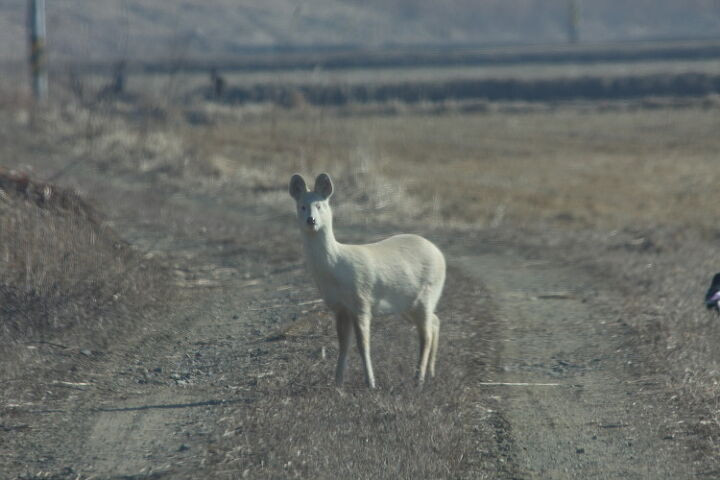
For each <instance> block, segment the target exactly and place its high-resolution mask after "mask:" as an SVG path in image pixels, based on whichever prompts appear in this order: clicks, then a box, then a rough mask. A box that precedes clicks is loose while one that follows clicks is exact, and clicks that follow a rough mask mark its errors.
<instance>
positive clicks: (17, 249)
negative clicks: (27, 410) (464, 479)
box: [0, 172, 167, 376]
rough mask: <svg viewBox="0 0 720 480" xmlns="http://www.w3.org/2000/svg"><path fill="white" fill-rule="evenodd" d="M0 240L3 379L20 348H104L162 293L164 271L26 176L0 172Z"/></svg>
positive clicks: (68, 199)
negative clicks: (44, 345) (42, 344)
mask: <svg viewBox="0 0 720 480" xmlns="http://www.w3.org/2000/svg"><path fill="white" fill-rule="evenodd" d="M0 245H1V247H0V313H1V315H0V357H1V358H3V361H6V362H7V364H8V368H6V369H4V370H3V376H5V375H7V376H13V375H15V374H16V371H15V370H16V368H19V367H20V366H21V365H20V361H19V358H22V352H23V351H24V350H23V348H22V347H23V345H25V344H27V343H33V342H55V343H58V344H61V343H68V342H69V343H70V344H71V345H72V346H74V347H75V348H77V347H78V346H81V347H83V348H101V347H102V346H103V345H105V343H106V342H107V341H108V340H109V339H110V338H111V336H112V335H114V332H116V329H117V328H123V329H128V328H132V325H133V324H134V322H136V321H137V320H139V319H141V318H142V317H143V316H144V315H145V314H146V313H147V311H148V309H149V308H154V307H153V305H154V303H155V302H156V298H155V296H154V295H159V294H160V293H162V294H167V291H165V289H164V288H163V287H162V285H163V283H164V280H163V274H162V272H161V270H159V269H158V268H157V266H155V265H152V264H151V263H148V262H146V261H143V260H142V259H141V257H140V256H139V255H138V254H137V252H134V251H133V250H132V249H131V248H130V246H129V245H127V244H126V243H125V242H124V241H122V240H121V239H120V238H119V237H118V236H117V235H116V234H115V233H114V232H113V231H111V230H110V229H108V228H106V227H104V226H103V224H102V223H101V222H100V221H99V220H98V215H97V214H96V213H95V211H94V209H93V208H92V207H91V206H90V205H89V204H88V203H87V202H85V201H84V200H83V199H82V198H80V197H79V196H78V195H77V194H75V193H73V192H71V191H67V190H64V189H62V188H59V187H56V186H54V185H52V184H48V183H42V182H36V181H33V180H31V179H30V178H28V177H27V176H26V175H23V174H16V173H13V172H0ZM80 331H82V333H81V334H79V332H80ZM18 354H20V357H19V358H14V356H17V355H18ZM12 358H14V361H12V360H11V359H12Z"/></svg>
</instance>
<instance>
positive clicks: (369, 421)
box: [207, 271, 503, 479]
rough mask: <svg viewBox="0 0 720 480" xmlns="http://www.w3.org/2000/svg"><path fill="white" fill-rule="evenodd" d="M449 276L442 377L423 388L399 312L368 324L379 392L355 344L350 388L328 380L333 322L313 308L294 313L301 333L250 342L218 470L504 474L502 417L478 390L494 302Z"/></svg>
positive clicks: (216, 452)
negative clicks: (498, 431)
mask: <svg viewBox="0 0 720 480" xmlns="http://www.w3.org/2000/svg"><path fill="white" fill-rule="evenodd" d="M449 282H450V283H449V286H448V295H447V298H446V299H444V304H445V305H447V306H446V307H441V310H440V311H439V313H438V315H440V317H441V318H444V319H445V323H444V325H445V326H444V327H443V346H442V348H441V351H440V352H439V354H440V356H441V362H442V369H441V375H439V376H438V378H436V379H434V380H432V381H429V382H428V384H427V385H426V387H425V388H423V390H422V394H418V389H417V387H416V386H415V383H414V381H413V372H414V365H415V361H416V354H417V338H416V334H415V332H414V330H413V329H412V327H411V326H410V325H409V324H407V323H406V322H404V321H401V320H400V319H394V318H385V319H377V322H375V324H374V326H373V337H374V338H375V339H377V340H378V341H377V342H376V343H374V346H373V363H374V365H375V368H376V371H377V372H378V375H379V376H378V385H379V387H380V388H379V389H378V390H376V391H369V390H368V389H367V388H366V387H365V385H364V380H363V378H364V377H363V374H362V370H361V368H360V359H359V357H358V356H357V354H356V352H355V351H354V350H353V352H352V354H351V356H350V371H349V372H348V378H347V384H346V385H345V387H344V388H343V389H342V390H338V389H335V387H334V386H333V385H332V380H331V379H332V372H333V368H334V361H335V358H336V356H337V348H336V342H335V334H334V328H333V326H332V322H331V321H328V319H326V318H318V316H319V315H322V314H321V313H320V312H318V311H311V312H307V313H305V314H303V316H302V317H301V318H300V319H299V320H298V321H299V322H300V323H303V322H305V321H309V322H311V323H313V324H314V325H313V328H312V329H310V331H308V332H302V333H298V332H296V331H294V333H293V334H292V335H289V334H288V335H287V336H285V337H280V338H278V337H275V336H271V337H269V338H267V339H264V340H263V339H259V341H256V342H254V344H253V345H252V347H251V348H250V349H249V350H248V352H247V363H249V364H250V366H249V370H248V371H247V372H246V374H245V375H244V377H243V379H244V381H245V382H246V383H245V384H244V385H238V386H236V387H235V388H236V389H237V393H238V395H239V396H240V398H241V399H242V401H241V402H240V403H239V405H238V406H233V407H228V408H226V409H225V411H224V412H223V414H222V419H221V422H222V429H221V432H223V431H224V433H223V434H222V436H221V437H220V438H219V439H218V441H217V442H216V443H215V444H214V445H213V446H212V447H211V448H210V451H209V455H210V457H209V458H208V460H207V464H208V465H212V468H213V473H214V474H215V475H217V476H218V478H236V477H238V476H248V477H249V478H294V477H301V478H322V479H325V478H328V479H329V478H338V477H346V478H368V479H370V478H408V479H410V478H488V477H487V476H486V475H487V474H488V472H490V471H493V472H494V471H497V469H498V468H500V469H501V470H502V468H503V466H502V460H501V458H502V455H499V454H498V451H497V448H498V446H497V445H496V444H495V442H494V437H495V432H494V427H495V422H496V421H497V418H496V415H495V414H494V412H493V410H492V409H490V408H488V406H489V401H488V399H487V398H486V397H485V394H484V393H485V392H482V391H480V389H479V388H478V387H477V382H478V381H480V380H481V379H483V378H484V375H486V374H487V372H488V371H489V369H490V368H491V367H492V365H493V360H494V354H495V353H494V350H493V346H492V345H491V342H490V341H489V339H490V338H492V336H493V333H492V331H493V329H494V328H496V325H495V323H494V317H493V315H492V310H493V306H492V304H491V302H490V301H488V296H487V293H486V292H482V291H473V292H467V291H466V289H468V288H470V287H469V285H471V282H469V281H467V279H463V278H462V275H461V273H460V272H457V271H453V272H452V275H451V276H450V280H449ZM481 299H482V300H481ZM453 312H472V313H467V314H464V315H453ZM323 317H324V315H323ZM467 332H473V333H472V334H471V335H468V334H467ZM323 345H324V347H321V346H323ZM321 348H324V349H325V351H326V353H325V357H323V354H322V350H321Z"/></svg>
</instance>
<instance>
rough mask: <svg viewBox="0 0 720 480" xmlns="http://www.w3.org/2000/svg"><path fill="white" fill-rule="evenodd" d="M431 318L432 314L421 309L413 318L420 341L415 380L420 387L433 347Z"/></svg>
mask: <svg viewBox="0 0 720 480" xmlns="http://www.w3.org/2000/svg"><path fill="white" fill-rule="evenodd" d="M433 316H434V315H433V313H432V312H430V311H427V310H425V309H423V310H420V311H418V312H417V313H416V317H415V326H416V327H417V330H418V339H419V340H420V352H419V356H418V366H417V373H416V379H417V381H418V383H419V384H421V385H422V383H423V382H424V381H425V372H426V371H427V367H428V362H429V360H430V351H431V349H432V345H433V335H434V333H433V332H434V328H433V323H434V322H433Z"/></svg>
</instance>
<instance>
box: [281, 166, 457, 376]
mask: <svg viewBox="0 0 720 480" xmlns="http://www.w3.org/2000/svg"><path fill="white" fill-rule="evenodd" d="M332 194H333V184H332V181H331V180H330V177H329V176H328V175H327V174H325V173H321V174H320V175H318V177H317V178H316V179H315V188H314V190H313V191H312V192H310V191H308V189H307V186H306V185H305V180H303V178H302V177H301V176H300V175H297V174H296V175H293V176H292V178H291V179H290V195H291V196H292V197H293V198H294V199H295V202H296V204H297V218H298V222H299V226H300V231H301V232H302V237H303V240H304V243H305V255H306V257H307V265H308V267H309V269H310V272H311V273H312V276H313V277H314V279H315V283H316V284H317V286H318V288H319V289H320V294H321V296H322V297H323V299H324V300H325V303H326V304H327V306H328V307H329V308H330V309H331V310H332V311H333V312H334V313H335V320H336V327H337V335H338V343H339V354H338V361H337V368H336V370H335V382H336V384H337V385H338V386H339V385H341V384H342V382H343V375H344V372H345V367H346V365H347V353H348V347H349V345H350V337H351V335H352V331H353V329H354V330H355V336H356V340H357V345H358V350H359V351H360V355H361V356H362V359H363V366H364V367H365V379H366V381H367V384H368V386H369V387H370V388H375V376H374V375H373V368H372V363H371V361H370V321H371V319H372V317H373V316H374V315H386V314H401V315H403V316H404V317H405V318H407V319H408V320H410V321H411V322H412V323H414V324H415V326H416V327H417V330H418V335H419V337H420V358H419V360H418V366H417V373H416V375H417V380H418V382H419V383H420V384H422V383H423V381H424V380H425V372H426V370H427V369H428V365H429V370H430V377H434V376H435V359H436V355H437V348H438V338H439V335H440V320H439V319H438V317H437V315H435V307H436V305H437V303H438V300H440V295H441V294H442V289H443V284H444V283H445V257H444V256H443V254H442V252H440V250H439V249H438V248H437V247H436V246H435V245H434V244H433V243H431V242H430V241H429V240H426V239H425V238H423V237H420V236H418V235H395V236H393V237H390V238H387V239H385V240H383V241H380V242H377V243H370V244H366V245H345V244H342V243H339V242H337V241H336V240H335V235H334V233H333V226H332V221H333V217H332V211H331V210H330V204H329V199H330V196H331V195H332Z"/></svg>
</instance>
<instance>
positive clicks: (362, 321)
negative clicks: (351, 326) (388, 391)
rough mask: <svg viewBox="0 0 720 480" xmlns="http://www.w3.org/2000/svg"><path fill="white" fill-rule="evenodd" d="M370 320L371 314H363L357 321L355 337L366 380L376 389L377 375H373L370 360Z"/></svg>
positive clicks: (369, 385)
mask: <svg viewBox="0 0 720 480" xmlns="http://www.w3.org/2000/svg"><path fill="white" fill-rule="evenodd" d="M370 319H371V315H370V314H369V313H362V314H360V315H358V316H357V318H356V319H355V337H356V340H357V346H358V350H359V351H360V355H361V356H362V360H363V367H365V380H366V381H367V385H368V387H370V388H375V375H373V368H372V361H371V360H370Z"/></svg>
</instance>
